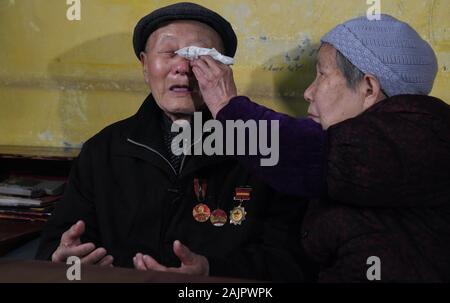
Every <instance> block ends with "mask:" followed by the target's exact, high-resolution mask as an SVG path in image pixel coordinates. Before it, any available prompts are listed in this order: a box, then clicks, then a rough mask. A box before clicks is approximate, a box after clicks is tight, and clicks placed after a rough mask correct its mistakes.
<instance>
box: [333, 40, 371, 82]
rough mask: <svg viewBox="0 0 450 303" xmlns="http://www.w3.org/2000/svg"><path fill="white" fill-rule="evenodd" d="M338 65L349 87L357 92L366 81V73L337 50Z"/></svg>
mask: <svg viewBox="0 0 450 303" xmlns="http://www.w3.org/2000/svg"><path fill="white" fill-rule="evenodd" d="M336 63H337V66H338V68H339V70H340V71H341V72H342V74H343V75H344V77H345V79H346V80H347V87H348V88H350V89H353V90H355V89H356V86H357V85H358V84H359V83H360V82H361V81H362V80H363V79H364V73H363V72H362V71H361V70H360V69H359V68H357V67H356V66H355V65H354V64H353V63H351V62H350V61H349V60H348V59H347V58H346V57H345V56H344V55H343V54H342V53H341V52H340V51H338V50H337V49H336Z"/></svg>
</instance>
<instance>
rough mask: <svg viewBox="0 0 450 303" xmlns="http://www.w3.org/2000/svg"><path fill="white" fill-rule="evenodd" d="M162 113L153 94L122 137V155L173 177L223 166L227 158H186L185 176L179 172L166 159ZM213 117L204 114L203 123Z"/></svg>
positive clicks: (146, 100)
mask: <svg viewBox="0 0 450 303" xmlns="http://www.w3.org/2000/svg"><path fill="white" fill-rule="evenodd" d="M161 115H163V112H162V110H161V109H160V108H159V106H158V104H157V103H156V101H155V99H154V98H153V96H152V94H150V95H149V96H148V97H147V98H146V99H145V101H144V102H143V103H142V105H141V107H140V108H139V110H138V112H137V113H136V114H135V115H134V116H133V117H132V118H131V120H132V123H131V124H130V126H129V129H128V130H126V132H125V136H124V137H122V139H121V140H122V141H123V143H124V144H121V146H122V148H120V151H119V153H120V154H121V155H123V156H132V157H138V158H140V159H143V160H145V161H147V162H150V163H152V164H154V165H156V166H158V167H160V168H161V169H163V170H164V171H166V172H167V173H169V174H171V175H178V174H179V175H181V176H182V175H187V174H189V173H192V172H194V171H196V170H198V169H200V168H202V167H205V166H209V165H212V164H214V163H218V162H222V161H224V160H225V159H226V157H225V156H205V155H202V156H186V157H185V159H184V161H183V165H182V167H181V173H180V172H175V171H174V169H173V167H171V165H170V162H169V161H168V159H167V158H166V157H165V149H164V148H165V147H164V142H163V134H162V129H161V118H162V116H161ZM211 118H212V116H211V113H210V112H209V111H207V110H204V111H203V121H207V120H208V119H211Z"/></svg>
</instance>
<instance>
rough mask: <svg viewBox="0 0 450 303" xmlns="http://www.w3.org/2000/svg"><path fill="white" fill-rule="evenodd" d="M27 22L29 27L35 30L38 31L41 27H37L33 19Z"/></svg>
mask: <svg viewBox="0 0 450 303" xmlns="http://www.w3.org/2000/svg"><path fill="white" fill-rule="evenodd" d="M28 24H29V25H30V27H31V29H33V30H34V31H35V32H40V31H41V29H40V28H39V26H37V25H36V24H34V22H33V21H30V22H28Z"/></svg>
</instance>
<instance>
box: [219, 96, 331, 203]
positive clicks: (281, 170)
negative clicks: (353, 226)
mask: <svg viewBox="0 0 450 303" xmlns="http://www.w3.org/2000/svg"><path fill="white" fill-rule="evenodd" d="M217 120H219V121H221V122H222V123H223V124H226V123H227V121H229V120H231V121H236V120H243V121H244V122H246V121H249V120H254V121H256V122H257V127H258V132H257V134H259V135H261V132H260V131H259V123H258V122H259V121H261V120H266V121H268V123H267V124H268V126H269V130H268V131H267V136H268V138H265V139H266V140H267V141H266V142H271V140H270V139H271V138H270V136H271V128H270V126H271V121H278V122H279V133H278V135H279V161H278V163H277V164H276V165H275V166H262V165H261V159H263V158H266V157H264V156H261V155H256V156H236V159H237V160H238V161H240V162H241V163H242V165H244V166H245V167H246V168H248V169H249V170H250V171H252V173H254V174H255V175H257V176H259V177H260V178H261V179H262V180H264V181H265V182H267V183H268V184H269V185H271V186H272V187H274V188H275V189H276V190H278V191H280V192H283V193H286V194H290V195H296V196H303V197H318V196H320V195H321V194H322V193H324V192H325V191H326V132H325V131H324V130H322V127H321V126H320V124H318V123H316V122H314V121H313V120H311V119H295V118H292V117H290V116H288V115H284V114H280V113H277V112H274V111H272V110H270V109H268V108H266V107H264V106H261V105H258V104H256V103H254V102H252V101H250V99H248V98H247V97H242V96H238V97H235V98H233V99H231V101H230V103H229V104H228V105H227V106H225V107H224V108H222V109H221V110H220V111H219V113H218V115H217ZM255 135H256V134H255ZM247 140H248V138H247ZM259 140H261V138H259ZM246 144H248V141H247V142H246ZM235 154H236V153H235Z"/></svg>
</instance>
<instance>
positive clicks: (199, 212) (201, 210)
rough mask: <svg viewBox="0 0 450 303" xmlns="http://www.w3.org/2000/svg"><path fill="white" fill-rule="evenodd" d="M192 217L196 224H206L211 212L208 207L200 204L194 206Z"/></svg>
mask: <svg viewBox="0 0 450 303" xmlns="http://www.w3.org/2000/svg"><path fill="white" fill-rule="evenodd" d="M192 215H193V216H194V219H195V221H197V222H202V223H203V222H206V221H208V219H209V217H210V216H211V211H210V210H209V207H208V205H206V204H203V203H200V204H197V205H195V207H194V209H193V210H192Z"/></svg>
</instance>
